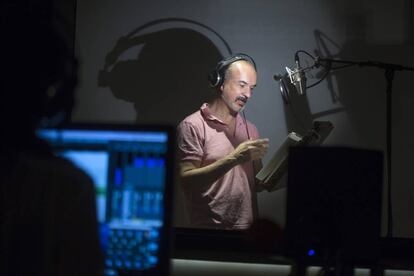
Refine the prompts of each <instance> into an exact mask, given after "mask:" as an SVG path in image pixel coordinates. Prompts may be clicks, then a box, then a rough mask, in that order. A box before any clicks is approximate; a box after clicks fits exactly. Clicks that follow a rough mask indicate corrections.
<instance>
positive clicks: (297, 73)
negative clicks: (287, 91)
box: [286, 54, 306, 96]
mask: <svg viewBox="0 0 414 276" xmlns="http://www.w3.org/2000/svg"><path fill="white" fill-rule="evenodd" d="M295 63H296V66H295V68H294V69H293V70H291V69H290V68H289V67H286V72H287V73H288V75H289V78H290V82H291V83H292V84H293V85H294V86H295V87H296V91H297V92H298V93H299V95H301V96H303V95H305V94H306V76H305V69H303V68H302V67H300V63H299V57H298V55H297V54H296V55H295Z"/></svg>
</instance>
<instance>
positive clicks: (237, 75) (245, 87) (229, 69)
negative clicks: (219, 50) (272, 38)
mask: <svg viewBox="0 0 414 276" xmlns="http://www.w3.org/2000/svg"><path fill="white" fill-rule="evenodd" d="M214 74H216V78H212V77H214ZM214 80H215V82H213V81H214ZM256 82H257V73H256V66H255V63H254V61H253V59H252V58H251V57H249V56H247V55H243V54H238V55H235V56H233V57H230V58H229V59H226V60H224V61H221V62H219V64H218V65H217V68H216V70H215V73H214V72H213V73H212V74H210V84H211V85H212V86H213V87H214V88H215V90H216V91H217V96H218V98H219V99H220V100H222V101H223V102H224V103H225V105H226V106H227V107H228V109H229V110H230V112H231V113H232V114H237V113H238V112H240V111H242V110H243V108H244V106H245V104H246V103H247V100H248V99H249V98H250V97H251V96H252V91H253V89H254V87H255V86H256ZM213 84H214V85H213Z"/></svg>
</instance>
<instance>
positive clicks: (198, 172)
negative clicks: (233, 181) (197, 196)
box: [181, 156, 238, 185]
mask: <svg viewBox="0 0 414 276" xmlns="http://www.w3.org/2000/svg"><path fill="white" fill-rule="evenodd" d="M236 165H238V161H237V159H236V158H235V157H232V156H226V157H225V158H222V159H219V160H217V161H215V162H214V163H211V164H209V165H207V166H205V167H199V168H192V169H189V170H186V171H182V172H181V180H182V182H183V184H186V183H191V184H199V185H207V184H211V183H213V182H215V181H216V180H218V179H219V178H220V177H222V176H223V175H224V174H226V173H227V172H228V171H229V170H231V169H232V168H233V167H234V166H236Z"/></svg>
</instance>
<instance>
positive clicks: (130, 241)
mask: <svg viewBox="0 0 414 276" xmlns="http://www.w3.org/2000/svg"><path fill="white" fill-rule="evenodd" d="M38 136H39V137H41V138H43V139H44V140H46V141H48V142H49V143H50V144H51V146H52V148H53V151H54V152H55V153H56V154H57V155H59V156H61V157H64V158H67V159H69V160H71V161H72V162H73V163H74V164H75V165H76V166H78V167H79V168H81V169H83V170H84V171H85V172H86V173H87V174H88V175H89V176H90V177H91V178H92V180H93V181H94V183H95V187H96V203H97V212H98V213H97V218H98V222H99V234H100V241H101V245H102V249H103V253H104V256H105V272H106V274H107V275H124V274H125V275H168V274H169V255H170V254H169V251H170V232H171V231H170V229H171V215H172V213H171V208H172V205H171V199H172V190H173V181H174V171H175V169H174V149H175V145H174V141H175V132H174V128H173V127H169V126H131V125H86V124H82V125H71V126H68V127H64V128H59V129H40V130H38Z"/></svg>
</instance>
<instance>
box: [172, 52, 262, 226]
mask: <svg viewBox="0 0 414 276" xmlns="http://www.w3.org/2000/svg"><path fill="white" fill-rule="evenodd" d="M209 81H210V86H211V87H212V88H213V90H214V93H215V97H214V98H213V100H212V101H211V102H209V103H204V104H203V105H202V106H201V108H200V109H199V110H198V111H196V112H194V113H193V114H191V115H189V116H188V117H186V118H185V119H184V120H183V121H182V122H181V123H180V124H179V126H178V149H179V162H180V174H181V184H182V188H183V191H184V195H185V201H186V202H185V203H186V208H187V211H188V215H189V219H190V223H191V225H192V226H194V227H200V228H213V229H231V230H242V229H246V228H248V227H249V226H250V225H251V224H252V223H253V221H254V220H255V219H256V218H257V196H256V192H257V191H261V190H263V188H264V187H263V186H262V184H261V183H258V182H257V180H256V179H255V174H256V173H257V172H258V171H259V170H260V168H261V167H262V164H261V159H262V157H263V156H264V154H265V153H266V151H267V148H268V142H269V141H268V139H259V133H258V130H257V128H256V127H255V126H254V125H253V124H252V123H251V122H249V121H247V120H246V119H243V117H242V116H241V115H240V112H241V111H242V110H243V109H244V107H245V106H246V104H247V102H248V100H249V99H250V98H251V97H252V94H253V90H254V88H255V87H256V81H257V72H256V65H255V63H254V61H253V59H252V58H251V57H249V56H248V55H245V54H236V55H234V56H231V57H229V58H227V59H224V60H222V61H220V62H219V63H218V64H217V67H216V68H215V70H214V71H213V72H212V73H210V75H209Z"/></svg>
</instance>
